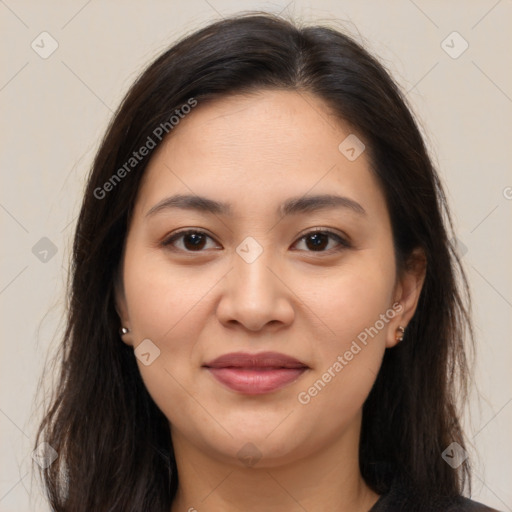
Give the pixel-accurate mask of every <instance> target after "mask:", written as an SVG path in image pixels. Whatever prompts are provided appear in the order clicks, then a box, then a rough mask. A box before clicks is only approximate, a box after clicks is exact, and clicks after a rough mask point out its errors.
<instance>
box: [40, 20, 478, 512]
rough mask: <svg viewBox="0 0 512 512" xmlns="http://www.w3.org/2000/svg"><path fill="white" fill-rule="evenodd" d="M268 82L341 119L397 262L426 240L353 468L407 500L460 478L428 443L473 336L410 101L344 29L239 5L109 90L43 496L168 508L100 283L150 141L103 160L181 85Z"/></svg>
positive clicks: (142, 396)
mask: <svg viewBox="0 0 512 512" xmlns="http://www.w3.org/2000/svg"><path fill="white" fill-rule="evenodd" d="M265 89H281V90H290V91H298V92H309V93H312V94H314V95H316V96H317V97H319V98H321V99H322V100H324V101H325V102H326V103H327V104H328V105H329V106H330V107H331V108H332V109H333V111H334V112H335V113H336V114H337V116H339V119H340V120H342V121H344V122H346V123H348V124H349V125H350V126H351V127H353V129H354V131H355V133H357V134H358V135H359V136H360V138H361V139H362V140H363V141H364V143H365V145H366V151H367V155H368V157H369V159H370V162H371V168H372V172H374V174H375V176H376V177H377V179H378V182H379V184H380V186H381V187H382V190H383V193H384V195H385V199H386V203H387V207H388V211H389V214H390V218H391V223H392V232H393V240H394V246H395V255H396V261H397V267H398V269H399V270H403V269H404V268H405V266H406V265H408V264H409V263H410V256H411V254H412V251H413V250H414V249H415V248H418V247H419V248H421V249H423V251H424V254H425V256H426V260H427V270H426V278H425V282H424V286H423V289H422V292H421V296H420V299H419V303H418V307H417V310H416V313H415V315H414V317H413V318H412V320H411V322H410V323H409V325H408V328H407V331H406V334H405V337H404V340H403V342H401V343H399V344H398V346H396V347H395V348H392V349H388V350H386V353H385V356H384V360H383V364H382V367H381V370H380V373H379V374H378V376H377V379H376V382H375V385H374V386H373V389H372V391H371V392H370V395H369V396H368V398H367V400H366V402H365V404H364V406H363V421H362V431H361V440H360V469H361V473H362V476H363V478H364V479H365V481H366V482H367V484H368V485H369V486H370V487H371V488H372V489H373V490H374V491H375V492H377V493H379V494H382V493H385V492H387V491H388V490H389V488H390V486H391V484H392V482H393V479H394V478H398V479H400V480H401V481H402V482H403V484H404V485H406V487H407V488H408V489H409V492H410V496H411V499H416V498H417V499H418V502H420V501H421V499H422V497H424V496H431V497H432V496H454V495H458V494H461V493H462V492H463V490H464V485H465V483H467V482H468V481H469V478H468V477H469V466H468V463H467V462H465V463H464V464H463V465H462V466H461V467H460V468H459V469H458V470H457V471H456V470H454V469H452V468H451V467H450V466H449V465H448V464H447V463H446V462H445V461H444V460H443V458H442V457H441V453H442V452H443V450H444V449H445V448H446V447H447V446H448V445H450V443H452V442H457V443H459V444H460V445H461V446H462V447H464V446H465V443H464V436H463V433H462V431H461V427H460V424H459V414H460V410H459V398H461V399H465V398H466V396H467V375H468V360H469V358H468V355H467V348H466V347H465V342H464V340H465V339H469V341H470V342H471V343H470V345H469V347H472V343H473V330H472V327H471V321H470V308H471V305H470V297H469V289H468V284H467V281H466V277H465V275H464V271H463V268H462V266H461V263H460V260H459V258H458V256H457V253H456V248H455V246H454V244H452V243H451V242H450V240H451V238H452V236H451V234H452V233H453V226H452V221H451V218H450V214H449V210H448V207H447V203H446V198H445V195H444V192H443V189H442V186H441V183H440V179H439V177H438V175H437V173H436V170H435V169H434V166H433V164H432V161H431V158H430V157H429V154H428V151H427V149H426V146H425V143H424V141H423V139H422V136H421V134H420V131H419V129H418V125H417V122H416V121H415V120H414V118H413V116H412V114H411V107H410V106H409V105H408V103H407V101H406V98H405V97H404V93H403V92H402V91H401V89H400V88H399V87H398V86H397V85H396V84H395V82H394V81H393V80H392V78H391V77H390V75H389V74H388V72H387V71H386V70H385V69H384V67H383V66H382V65H381V64H380V63H379V62H378V61H377V60H376V58H374V57H373V56H371V54H370V53H369V52H368V51H366V50H365V49H364V48H363V47H362V45H360V44H358V43H357V42H356V41H355V40H354V39H353V38H352V37H349V36H347V35H345V34H343V33H341V32H340V31H339V30H337V29H333V28H327V27H324V26H300V25H299V24H298V23H295V22H291V21H288V20H285V19H283V18H281V17H278V16H274V15H270V14H266V13H249V14H242V15H238V16H233V17H231V18H228V19H224V20H222V21H218V22H215V23H213V24H210V25H208V26H206V27H205V28H202V29H200V30H198V31H197V32H195V33H193V34H191V35H189V36H187V37H185V38H183V39H182V40H181V41H180V42H178V43H177V44H175V45H173V46H172V47H171V48H169V49H168V50H167V51H165V52H164V53H163V54H162V55H160V56H159V57H158V58H157V59H156V60H155V61H154V62H153V63H151V64H150V65H149V67H148V68H147V69H146V70H145V71H144V72H143V73H142V74H141V75H140V77H139V78H138V79H137V80H136V82H135V83H134V85H133V86H132V87H131V89H130V90H129V92H128V93H127V95H126V96H125V98H124V100H123V101H122V103H121V105H120V107H119V109H118V110H117V112H116V114H115V116H114V117H113V119H112V121H111V123H110V126H109V127H108V130H107V132H106V135H105V137H104V139H103V141H102V144H101V147H100V148H99V150H98V153H97V155H96V158H95V160H94V163H93V167H92V170H91V173H90V176H89V179H88V184H87V188H86V191H85V195H84V198H83V203H82V208H81V212H80V216H79V219H78V224H77V227H76V233H75V238H74V245H73V254H72V267H71V278H70V283H69V306H68V310H69V311H68V316H67V326H66V329H65V333H64V336H63V340H62V344H61V345H60V348H61V351H60V352H59V354H58V361H59V368H60V374H59V376H58V379H59V381H58V384H57V386H55V388H54V389H53V392H52V393H51V395H50V404H49V405H48V407H47V410H45V416H44V419H43V421H42V423H41V425H40V427H39V430H38V434H37V440H36V443H35V446H37V445H39V443H41V442H43V441H45V442H47V443H48V444H49V445H50V446H51V447H53V448H54V449H55V450H56V451H57V453H58V458H57V459H56V460H55V461H54V462H53V463H52V464H51V465H50V466H49V467H48V468H46V469H43V470H41V473H42V479H43V482H44V487H45V491H46V494H47V496H48V499H49V501H50V503H51V506H52V507H53V510H55V511H58V512H81V511H84V512H85V511H87V512H89V511H91V510H94V511H95V512H102V511H105V512H106V511H123V512H127V511H134V512H135V511H137V512H140V511H143V510H144V511H146V510H151V511H152V512H168V511H169V509H170V506H171V504H172V500H173V498H174V496H175V493H176V489H177V484H178V474H177V470H176V463H175V460H174V455H173V448H172V443H171V437H170V430H169V425H168V421H167V419H166V417H165V416H164V414H163V413H162V412H161V411H160V410H159V409H158V407H157V406H156V405H155V403H154V402H153V400H152V398H151V397H150V395H149V394H148V392H147V390H146V388H145V386H144V384H143V382H142V379H141V376H140V373H139V370H138V367H137V364H136V361H135V357H134V354H133V349H132V348H131V347H129V346H127V345H125V344H124V343H122V342H121V340H120V337H119V333H118V329H119V317H118V315H117V313H116V310H115V306H114V293H113V290H114V282H115V279H116V276H117V273H118V270H119V263H120V257H121V254H122V249H123V244H124V241H125V237H126V234H127V228H128V226H129V222H130V219H131V215H132V211H133V206H134V201H135V198H136V195H137V192H138V189H139V185H140V182H141V179H142V177H143V175H144V171H145V169H146V166H147V164H148V162H149V160H150V158H151V155H148V156H146V157H145V158H141V159H140V161H138V162H137V164H136V165H134V166H133V168H132V167H130V168H129V171H127V172H126V173H121V174H122V180H117V181H115V180H113V179H112V176H113V175H115V174H116V173H117V176H118V177H119V172H118V170H119V169H121V168H123V166H125V167H124V168H125V170H126V169H128V168H127V167H126V163H127V162H129V161H130V158H132V157H133V152H134V151H138V150H139V148H141V147H142V146H144V145H146V144H147V141H148V137H152V138H153V140H154V141H155V142H156V146H158V144H159V143H160V140H159V139H158V138H157V137H156V136H155V129H156V128H157V127H159V126H167V127H168V128H169V120H170V118H171V116H172V115H173V114H175V113H176V110H180V109H181V108H182V106H183V105H186V104H190V102H191V99H193V100H194V101H197V102H198V104H199V105H201V102H206V101H211V100H215V99H216V98H222V97H225V96H229V95H233V94H237V93H242V92H249V91H258V90H265ZM180 112H182V111H181V110H180ZM190 115H194V113H193V112H192V113H190ZM165 123H167V125H165ZM176 129H179V126H178V127H177V128H176ZM166 131H169V133H170V135H169V136H172V131H171V129H170V128H169V129H168V130H166ZM158 133H159V132H158ZM162 139H163V137H162ZM153 151H154V150H153ZM132 163H133V162H132ZM109 180H110V181H109ZM107 182H109V183H110V186H105V183H107ZM461 403H463V402H461ZM411 510H412V509H411ZM416 510H419V508H417V509H416Z"/></svg>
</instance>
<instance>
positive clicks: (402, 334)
mask: <svg viewBox="0 0 512 512" xmlns="http://www.w3.org/2000/svg"><path fill="white" fill-rule="evenodd" d="M397 331H400V336H399V337H397V338H396V339H397V341H402V340H403V339H404V333H405V328H404V327H402V326H401V325H399V326H398V327H397Z"/></svg>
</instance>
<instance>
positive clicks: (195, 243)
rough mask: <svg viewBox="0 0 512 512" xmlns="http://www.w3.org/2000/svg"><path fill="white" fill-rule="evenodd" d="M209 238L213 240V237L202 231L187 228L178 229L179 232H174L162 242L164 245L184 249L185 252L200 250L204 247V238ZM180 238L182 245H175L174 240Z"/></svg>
mask: <svg viewBox="0 0 512 512" xmlns="http://www.w3.org/2000/svg"><path fill="white" fill-rule="evenodd" d="M207 238H209V239H210V240H213V238H212V237H211V236H209V235H207V234H206V233H205V232H204V231H199V230H197V229H188V230H186V231H180V232H179V233H175V234H174V235H172V236H171V237H169V238H167V239H165V240H164V241H163V242H162V245H163V246H164V247H168V246H172V247H173V248H176V249H179V250H182V251H185V252H201V250H202V249H204V247H205V245H206V244H205V240H206V239H207ZM180 239H183V240H182V244H181V245H182V246H181V247H177V245H176V243H175V242H176V241H178V240H180Z"/></svg>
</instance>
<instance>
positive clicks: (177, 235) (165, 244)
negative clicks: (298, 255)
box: [161, 228, 352, 254]
mask: <svg viewBox="0 0 512 512" xmlns="http://www.w3.org/2000/svg"><path fill="white" fill-rule="evenodd" d="M318 233H320V234H324V235H328V236H329V237H331V238H333V239H335V240H336V241H337V242H338V243H339V246H338V247H335V248H334V249H333V248H331V249H328V250H326V251H325V250H321V251H306V252H310V253H313V254H322V253H324V254H331V253H332V252H339V251H342V250H344V249H348V248H350V247H352V246H351V244H350V243H349V242H348V241H347V240H346V239H344V238H343V237H342V236H340V235H338V234H337V233H335V232H333V231H330V230H327V229H322V228H318V229H313V230H311V231H308V232H307V233H305V234H303V235H302V236H301V237H300V238H299V239H298V240H297V242H301V241H302V240H304V239H306V238H307V237H308V236H311V235H315V234H318ZM191 234H195V235H204V236H206V237H208V238H210V239H212V240H213V238H212V237H211V236H210V235H209V234H208V233H206V232H205V231H202V230H200V229H186V230H183V231H179V232H178V233H174V234H173V235H172V236H170V237H168V238H166V239H164V240H163V241H162V242H161V245H162V246H163V247H166V248H169V247H170V246H172V245H173V243H174V242H175V241H176V240H178V239H180V238H182V237H184V236H186V235H191ZM172 250H177V251H183V252H185V253H187V254H194V253H201V252H204V250H199V251H189V250H186V249H185V250H184V249H176V248H175V247H174V248H173V249H172Z"/></svg>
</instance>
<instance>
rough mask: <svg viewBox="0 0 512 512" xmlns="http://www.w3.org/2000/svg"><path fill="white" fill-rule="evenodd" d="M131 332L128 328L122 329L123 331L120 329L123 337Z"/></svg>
mask: <svg viewBox="0 0 512 512" xmlns="http://www.w3.org/2000/svg"><path fill="white" fill-rule="evenodd" d="M129 332H130V329H128V327H121V329H119V334H120V335H121V336H124V335H125V334H128V333H129Z"/></svg>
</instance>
